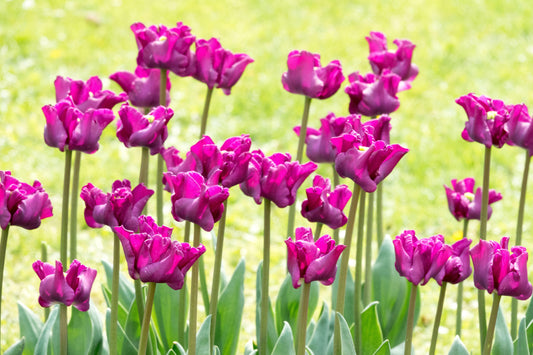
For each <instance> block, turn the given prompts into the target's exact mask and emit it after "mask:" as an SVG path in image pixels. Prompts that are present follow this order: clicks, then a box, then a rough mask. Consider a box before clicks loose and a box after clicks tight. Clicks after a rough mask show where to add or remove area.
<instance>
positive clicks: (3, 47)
mask: <svg viewBox="0 0 533 355" xmlns="http://www.w3.org/2000/svg"><path fill="white" fill-rule="evenodd" d="M532 12H533V9H532V7H531V6H530V5H529V4H528V3H527V2H525V1H518V0H517V1H504V0H501V1H496V0H494V1H468V2H465V1H459V0H456V1H422V0H413V1H396V0H390V1H365V2H362V1H348V0H339V1H335V2H324V1H310V0H307V1H303V0H293V1H290V2H281V1H214V0H204V1H202V2H195V1H124V0H106V1H103V0H86V1H66V0H63V1H52V0H4V1H2V2H0V123H1V125H0V127H1V128H0V132H1V134H0V169H1V170H11V171H12V174H13V175H14V176H15V177H17V178H19V179H21V180H23V181H26V182H30V183H31V182H32V181H33V180H34V179H38V180H40V181H41V182H42V184H43V185H44V187H45V189H46V190H47V191H48V193H49V194H50V197H51V199H52V203H53V205H54V209H55V217H53V218H50V219H47V220H45V221H43V225H42V227H41V228H40V229H38V230H36V231H31V232H28V231H25V230H22V229H20V228H12V229H11V230H10V236H9V243H8V254H7V258H6V265H7V268H6V276H5V281H4V295H3V300H2V302H3V307H2V309H3V314H2V323H1V326H2V330H3V334H4V335H3V337H2V344H1V347H2V349H5V348H6V347H7V345H8V344H11V343H13V342H14V341H15V339H17V338H18V336H19V334H18V324H17V317H18V315H17V310H16V302H17V301H20V302H23V303H24V304H25V305H27V306H29V307H31V308H32V309H34V310H35V311H36V312H40V309H39V307H38V304H37V297H38V278H37V277H36V276H35V275H34V273H33V271H32V269H31V263H32V262H33V261H34V260H36V259H37V258H39V257H40V251H39V250H40V245H41V242H42V241H44V242H46V243H47V244H48V245H49V252H50V259H51V260H53V259H56V258H58V241H59V225H60V218H59V216H60V211H61V196H60V194H61V189H62V173H63V154H61V153H60V152H59V151H58V150H57V149H52V148H49V147H48V146H46V145H45V144H44V140H43V137H42V135H43V127H44V116H43V114H42V112H41V107H42V106H43V105H46V104H49V103H53V102H54V101H55V94H54V88H53V81H54V79H55V77H56V76H57V75H62V76H68V77H71V78H75V79H83V80H86V79H87V78H89V77H90V76H93V75H98V76H100V77H101V78H102V80H103V81H104V86H105V88H108V89H111V90H114V91H120V89H119V87H118V86H117V85H116V84H115V83H113V82H110V81H109V80H108V79H107V77H108V76H109V75H110V74H112V73H114V72H115V71H119V70H128V71H133V70H134V68H135V65H136V64H135V58H136V53H137V48H136V45H135V40H134V37H133V34H132V32H131V31H130V29H129V26H130V25H131V24H132V23H134V22H143V23H145V24H146V25H150V24H165V25H167V26H173V25H175V23H176V22H178V21H182V22H184V23H185V24H187V25H188V26H190V27H191V29H192V32H193V34H194V35H196V36H197V37H198V38H206V39H207V38H210V37H217V38H219V39H220V41H221V43H222V45H223V46H224V47H225V48H228V49H230V50H232V51H233V52H245V53H247V54H249V55H250V56H251V57H252V58H254V59H255V62H254V63H253V64H251V65H250V66H249V67H248V68H247V69H246V71H245V73H244V75H243V77H242V79H241V80H240V81H239V82H238V84H237V85H236V86H235V87H234V88H233V90H232V94H231V95H230V96H225V95H223V94H222V92H220V91H219V90H217V91H216V92H215V95H214V97H213V100H212V104H211V110H210V118H209V123H208V128H207V132H208V134H209V135H211V136H212V138H213V139H214V140H215V141H216V142H218V143H221V142H222V141H223V140H224V139H225V138H227V137H230V136H235V135H240V134H243V133H247V134H249V135H250V136H251V138H252V141H253V147H254V149H256V148H259V149H262V150H263V151H264V152H265V153H266V154H272V153H274V152H277V151H281V152H290V153H292V154H295V151H296V136H295V134H294V133H293V132H292V127H293V126H295V125H298V124H299V121H300V117H301V111H302V106H303V101H304V100H303V97H301V96H297V95H293V94H290V93H288V92H286V91H284V90H283V87H282V85H281V82H280V77H281V74H282V73H283V72H284V71H285V70H286V58H287V54H288V53H289V52H290V51H291V50H293V49H300V50H303V49H305V50H309V51H311V52H315V53H320V54H321V56H322V63H323V64H324V65H325V64H326V63H327V62H329V61H330V60H333V59H338V60H340V61H341V63H342V65H343V68H344V71H345V74H348V73H350V72H353V71H361V72H368V71H369V70H370V67H369V65H368V62H367V59H366V57H367V55H368V46H367V43H366V41H365V38H364V37H365V36H367V35H368V33H369V32H370V31H381V32H384V33H385V34H386V35H387V37H388V38H389V43H390V47H391V48H394V46H393V45H392V40H393V39H394V38H407V39H410V40H411V41H412V42H413V43H415V44H416V45H417V48H416V50H415V53H414V62H415V63H416V64H417V65H418V66H419V68H420V74H419V76H418V78H417V79H416V80H415V81H414V84H413V88H412V89H411V90H409V91H406V92H402V93H400V94H399V97H400V100H401V106H400V109H399V110H398V111H397V112H396V113H394V114H393V115H392V117H393V120H392V124H393V131H392V133H391V136H392V141H394V142H396V143H400V144H402V145H404V146H407V147H408V148H409V149H410V152H409V154H407V155H406V156H405V158H404V159H403V160H402V161H401V162H400V164H399V165H398V167H397V169H396V170H395V171H394V173H393V174H392V175H391V176H390V177H389V178H388V179H387V180H386V181H385V197H386V202H385V207H386V209H385V211H384V214H385V219H386V232H387V233H388V234H389V235H390V236H391V237H394V236H395V235H397V234H399V233H400V232H401V231H402V230H403V229H415V230H416V231H417V234H418V235H419V236H422V237H426V236H430V235H433V234H438V233H440V234H443V235H444V236H446V238H447V239H448V240H449V241H452V240H453V235H457V233H458V232H459V231H460V230H461V224H460V223H458V222H456V221H455V220H454V219H453V218H452V217H451V215H450V214H449V212H448V211H447V204H446V199H445V195H444V189H443V187H442V185H443V184H449V183H450V180H451V179H452V178H459V179H462V178H464V177H467V176H472V177H475V178H476V179H477V180H478V181H479V182H480V181H481V171H482V170H481V169H482V158H483V156H482V154H483V148H482V147H481V146H480V145H479V144H477V143H467V142H465V141H463V140H462V139H461V137H460V133H461V131H462V129H463V127H464V121H465V120H466V117H465V114H464V112H463V111H462V109H461V108H460V107H459V106H458V105H457V104H455V103H454V100H455V99H456V98H457V97H459V96H461V95H464V94H466V93H468V92H474V93H477V94H485V95H488V96H491V97H495V98H500V99H503V100H504V101H506V102H507V103H521V102H525V103H526V104H527V103H529V102H533V91H532V90H531V88H532V87H533V76H532V75H530V73H531V63H532V60H533V40H532V39H533V38H532V37H533V34H532V30H533V25H532V24H531V18H532V15H533V14H532ZM204 95H205V85H204V84H202V83H200V82H197V81H195V80H194V79H191V78H179V77H176V76H173V77H172V91H171V98H172V101H171V107H172V108H173V109H174V110H175V116H174V118H173V119H172V121H171V123H170V128H169V129H170V135H169V139H168V144H169V145H175V146H176V147H177V148H178V149H180V150H181V151H182V152H183V153H185V152H186V151H187V150H188V148H189V147H190V145H191V144H193V143H194V142H195V141H196V140H197V139H198V131H199V128H198V123H199V116H200V113H201V109H202V105H203V99H204ZM347 108H348V97H347V95H346V94H345V93H344V92H343V91H342V90H340V91H339V93H337V94H336V95H335V96H333V97H332V98H331V99H328V100H325V101H318V100H313V102H312V105H311V118H310V126H312V127H318V126H319V124H318V122H319V119H320V118H321V117H324V116H325V115H326V114H327V113H328V112H330V111H332V112H334V113H335V114H337V115H339V116H342V115H346V114H347V113H348V112H347ZM523 159H524V152H523V151H522V150H521V149H519V148H511V147H504V148H503V149H501V150H495V151H494V152H493V165H492V176H491V188H494V189H497V190H498V191H500V192H502V194H503V196H504V200H503V201H501V202H498V203H497V204H495V205H494V214H493V217H492V219H491V221H490V223H489V235H488V238H489V239H498V240H499V239H500V238H501V237H502V236H503V235H511V236H512V235H513V233H514V230H515V219H516V210H517V208H516V206H517V202H518V191H519V185H520V179H521V170H522V166H523ZM139 160H140V151H139V150H137V149H129V150H128V149H126V148H125V147H124V146H123V145H122V144H121V143H119V142H118V140H117V139H116V137H115V127H114V125H113V124H112V125H111V127H109V128H107V129H106V131H105V132H104V134H103V136H102V139H101V148H100V150H99V151H98V152H97V153H96V154H94V155H84V156H83V159H82V176H81V185H82V186H83V185H84V184H86V183H87V182H89V181H91V182H92V183H93V184H94V185H96V186H98V187H100V188H101V189H103V190H106V191H108V190H109V189H110V187H111V183H112V182H113V181H114V180H115V179H125V178H127V179H130V180H131V181H133V182H136V181H137V179H138V169H139ZM153 165H154V164H152V167H153ZM320 172H322V173H324V174H330V170H329V169H325V168H321V170H320ZM152 176H153V175H152ZM328 176H329V175H328ZM310 181H311V180H310V179H309V181H308V183H307V185H308V184H310ZM152 182H153V178H152ZM348 183H349V182H348ZM307 185H306V186H307ZM350 186H351V184H350ZM241 196H242V194H241V193H240V192H239V191H238V190H237V189H236V190H233V193H232V197H231V200H230V206H229V208H230V209H229V222H228V223H229V226H228V228H227V242H226V247H225V256H226V257H225V260H224V267H225V268H226V270H227V271H228V272H232V271H233V269H234V267H235V266H236V264H237V262H238V261H239V259H240V258H241V257H243V258H245V259H246V262H247V264H246V268H247V273H246V284H245V292H246V296H247V299H246V308H245V315H244V318H245V321H244V322H243V331H242V333H241V339H240V340H241V344H244V343H245V342H246V341H248V340H249V339H251V338H252V337H253V336H254V330H253V327H254V324H253V317H254V313H253V310H254V302H255V301H254V300H255V296H254V292H255V291H254V285H255V269H256V267H257V262H258V260H260V259H261V251H260V245H261V230H262V210H261V207H257V206H256V205H255V204H254V203H253V202H252V200H251V199H249V198H243V197H241ZM527 201H528V204H529V205H530V204H531V203H533V202H532V201H533V196H531V194H528V200H527ZM166 207H167V211H169V209H168V207H169V206H168V205H167V206H166ZM81 211H82V206H81V204H80V217H79V226H80V241H79V248H80V249H79V259H80V260H81V261H82V262H84V263H86V264H89V265H91V266H93V267H97V268H98V269H99V270H101V266H100V260H102V259H105V260H108V261H110V260H111V253H110V250H111V248H112V247H111V246H112V235H111V232H110V231H109V230H107V229H102V230H92V229H90V228H88V227H87V226H86V225H85V222H84V220H83V218H82V213H81ZM531 211H532V210H531V208H529V206H527V207H526V221H525V229H524V243H525V245H526V246H528V247H531V246H533V243H532V241H531V237H530V236H529V234H530V233H531V219H529V218H528V216H530V215H531ZM254 212H255V213H254ZM285 212H286V211H282V210H276V211H275V215H274V221H275V222H276V223H274V238H273V239H274V241H273V256H272V263H273V265H274V266H273V268H274V271H273V274H274V275H275V276H274V277H275V279H276V278H277V279H279V280H281V279H282V278H283V277H284V276H285V273H286V271H285V265H284V263H285V261H284V259H285V255H286V252H285V245H284V243H283V239H285V233H286V232H285V229H286V217H285ZM166 218H167V221H168V222H167V224H169V225H175V226H176V234H175V235H176V237H177V238H179V239H181V234H180V233H181V229H182V226H181V225H178V224H176V223H175V222H173V221H172V219H171V216H170V213H167V215H166ZM297 223H298V225H306V224H305V223H306V222H305V221H304V220H303V219H302V218H301V217H299V220H298V221H297ZM477 229H478V224H477V223H471V226H470V231H471V237H473V238H474V239H475V238H476V233H477ZM276 235H277V237H276ZM206 239H207V238H206ZM211 256H212V254H208V255H207V256H206V259H207V260H209V258H211ZM103 281H104V277H103V272H100V275H99V276H98V278H97V282H96V284H95V287H94V289H93V293H92V295H93V298H94V300H95V303H96V305H97V307H99V308H100V312H103V298H102V296H101V291H100V284H101V283H102V282H103ZM276 287H277V286H276V285H273V286H272V288H273V293H272V295H271V296H272V297H275V289H276ZM472 288H473V286H472V282H470V283H468V285H467V286H466V289H467V294H468V293H470V299H472V302H471V303H469V304H468V306H467V307H466V309H465V313H466V315H465V321H466V324H465V336H464V339H463V340H464V342H465V343H466V344H467V346H468V347H469V348H470V349H471V350H473V351H474V353H476V352H477V351H478V340H477V337H478V333H477V324H476V317H477V316H476V314H477V311H476V304H477V303H476V302H474V301H473V300H474V298H475V297H474V296H473V291H472ZM452 290H453V291H452ZM391 292H394V291H393V290H391ZM454 293H455V288H453V287H450V288H449V291H448V296H449V299H450V301H449V302H448V303H447V306H446V307H447V310H446V312H445V314H444V318H443V321H442V326H443V329H442V331H443V334H442V336H441V338H440V340H439V349H440V351H439V353H443V354H444V353H447V351H448V349H449V347H450V345H451V341H452V339H453V332H454V317H455V314H454V312H453V310H454V309H455V307H454V304H453V301H451V299H452V298H453V297H454V296H452V295H453V294H454ZM422 295H423V309H422V313H421V314H422V317H421V318H420V320H419V322H418V324H417V327H416V328H415V347H416V348H417V350H418V351H417V352H419V353H425V352H427V349H428V347H429V337H430V332H431V326H432V324H433V314H434V305H435V303H436V302H435V301H436V298H437V287H436V286H434V285H433V282H432V283H430V285H427V286H425V287H423V288H422ZM489 300H490V299H489ZM488 303H489V304H488V305H490V301H489V302H488ZM509 303H510V302H504V303H503V307H504V308H505V309H508V308H510V307H509ZM521 306H523V307H522V310H523V308H524V307H525V305H524V304H523V305H521ZM239 352H240V353H242V346H241V348H240V349H239Z"/></svg>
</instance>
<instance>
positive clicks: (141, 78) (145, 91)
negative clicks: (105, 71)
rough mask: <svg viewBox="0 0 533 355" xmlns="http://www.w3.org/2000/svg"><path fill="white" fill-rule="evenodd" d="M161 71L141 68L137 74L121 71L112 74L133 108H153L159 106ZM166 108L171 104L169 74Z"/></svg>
mask: <svg viewBox="0 0 533 355" xmlns="http://www.w3.org/2000/svg"><path fill="white" fill-rule="evenodd" d="M160 77H161V73H160V69H157V68H155V69H147V68H143V67H141V66H137V68H135V72H133V73H131V72H127V71H119V72H116V73H114V74H111V75H110V76H109V78H110V79H111V80H114V81H115V82H116V83H117V84H118V85H120V87H121V88H122V90H124V92H125V93H126V94H127V95H128V99H129V100H130V102H131V104H132V105H133V106H137V107H147V108H152V107H155V106H159V103H160V101H159V85H160ZM166 83H167V84H166V85H167V87H166V106H168V104H169V103H170V87H171V84H170V75H169V73H168V72H167V80H166Z"/></svg>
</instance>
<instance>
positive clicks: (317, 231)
mask: <svg viewBox="0 0 533 355" xmlns="http://www.w3.org/2000/svg"><path fill="white" fill-rule="evenodd" d="M323 225H324V224H323V223H320V222H317V224H316V228H315V240H317V239H318V238H320V233H322V226H323Z"/></svg>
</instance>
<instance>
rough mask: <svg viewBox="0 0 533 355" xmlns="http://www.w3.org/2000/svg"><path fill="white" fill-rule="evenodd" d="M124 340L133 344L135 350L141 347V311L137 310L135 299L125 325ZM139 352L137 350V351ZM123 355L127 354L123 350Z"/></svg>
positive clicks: (132, 301)
mask: <svg viewBox="0 0 533 355" xmlns="http://www.w3.org/2000/svg"><path fill="white" fill-rule="evenodd" d="M123 329H124V339H127V340H128V341H129V342H131V343H132V344H133V345H134V347H135V348H138V347H139V339H140V337H141V322H140V320H139V311H138V310H137V302H136V300H135V298H133V299H132V300H131V305H130V307H129V311H128V318H127V319H126V324H125V325H124V328H123ZM136 351H137V350H136ZM122 353H123V354H127V352H125V351H124V349H123V350H122Z"/></svg>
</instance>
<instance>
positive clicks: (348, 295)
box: [331, 261, 355, 324]
mask: <svg viewBox="0 0 533 355" xmlns="http://www.w3.org/2000/svg"><path fill="white" fill-rule="evenodd" d="M339 263H340V261H339ZM337 265H338V264H337ZM354 285H355V282H354V280H353V277H352V273H351V272H350V270H348V273H347V275H346V290H345V293H344V316H345V318H344V319H345V320H346V323H348V324H353V323H354V322H355V320H354V314H355V309H354V302H353V300H354V297H355V296H354V294H355V286H354ZM338 288H339V278H338V277H336V278H335V281H334V282H333V285H332V289H331V292H332V293H331V297H332V298H331V299H332V308H333V309H335V307H336V305H337V290H338Z"/></svg>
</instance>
